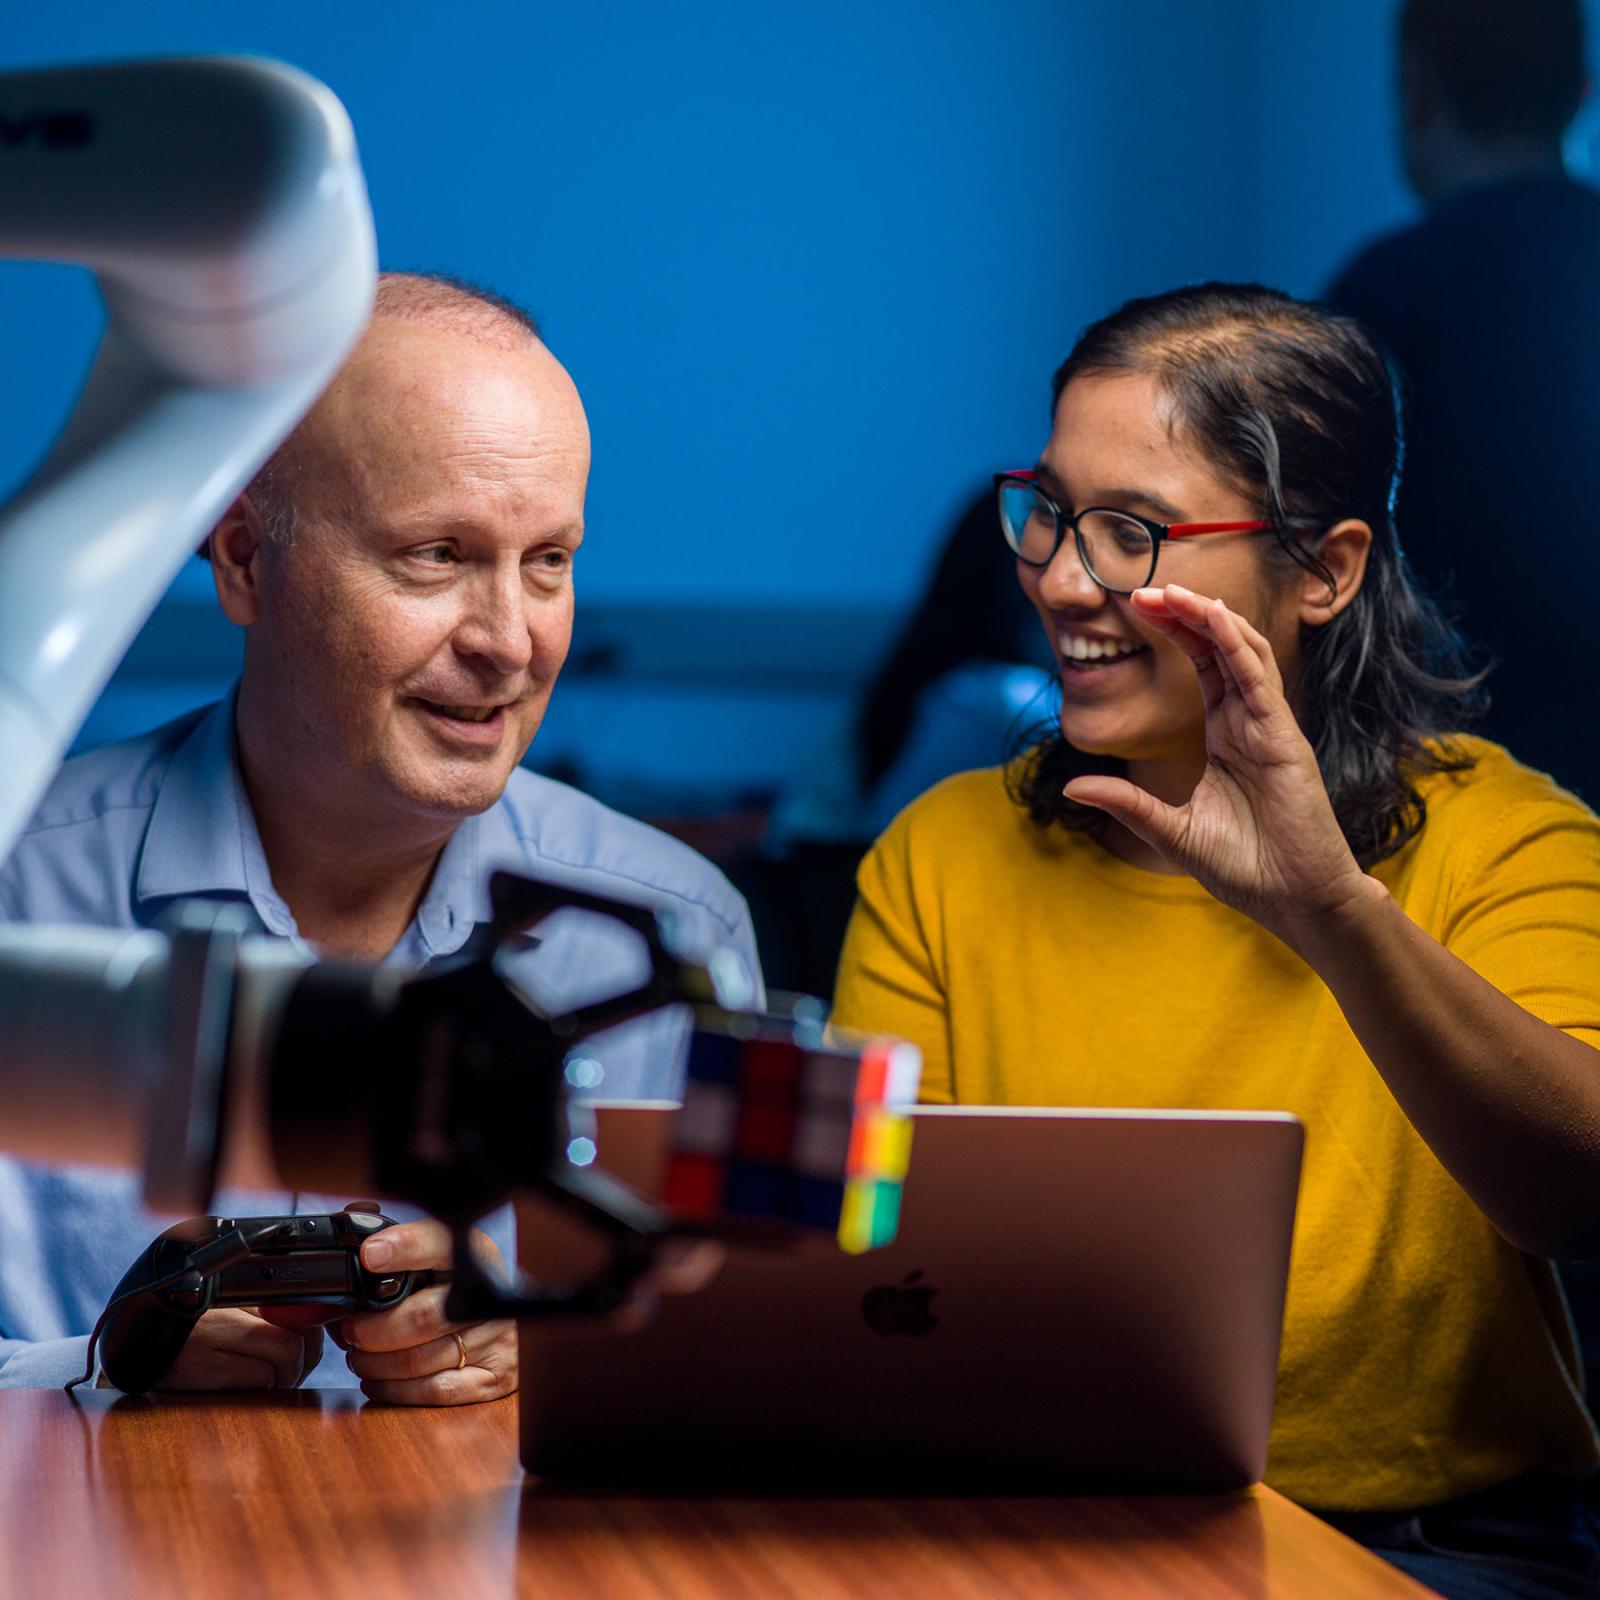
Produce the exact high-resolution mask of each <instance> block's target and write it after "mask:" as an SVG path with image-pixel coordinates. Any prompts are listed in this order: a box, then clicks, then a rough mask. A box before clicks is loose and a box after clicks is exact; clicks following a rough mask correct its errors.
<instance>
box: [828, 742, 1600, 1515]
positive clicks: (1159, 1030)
mask: <svg viewBox="0 0 1600 1600" xmlns="http://www.w3.org/2000/svg"><path fill="white" fill-rule="evenodd" d="M1459 743H1460V745H1461V746H1463V747H1464V748H1465V749H1466V750H1467V751H1468V752H1469V753H1470V754H1471V755H1472V756H1473V757H1474V758H1475V759H1474V764H1473V766H1472V767H1471V769H1470V770H1468V771H1466V772H1463V773H1458V774H1434V775H1429V776H1428V777H1426V778H1424V779H1423V780H1421V782H1420V784H1419V787H1420V789H1421V791H1422V793H1423V796H1424V799H1425V801H1426V803H1427V807H1428V820H1427V823H1426V826H1425V827H1424V828H1423V830H1422V832H1421V834H1420V835H1419V836H1418V837H1417V838H1416V839H1414V840H1413V841H1412V842H1411V843H1410V844H1409V845H1407V846H1406V848H1405V849H1404V850H1402V851H1400V852H1399V853H1398V854H1397V855H1395V856H1393V857H1391V858H1390V859H1389V860H1388V861H1385V862H1383V863H1380V865H1379V866H1378V867H1377V868H1375V869H1374V876H1376V877H1378V878H1380V879H1382V880H1383V882H1384V883H1385V885H1386V886H1387V887H1388V888H1389V890H1390V892H1391V893H1392V894H1393V895H1394V897H1395V899H1396V901H1397V902H1398V903H1399V905H1400V906H1401V907H1402V909H1403V910H1404V911H1405V912H1406V913H1407V915H1408V916H1410V917H1411V918H1412V920H1413V921H1415V922H1417V923H1418V924H1419V925H1420V926H1421V927H1423V928H1424V929H1426V930H1427V932H1429V933H1430V934H1432V935H1433V936H1434V937H1435V938H1437V939H1439V940H1440V941H1441V942H1442V943H1443V944H1445V945H1446V946H1447V947H1448V948H1449V949H1451V950H1452V951H1454V952H1455V953H1456V954H1457V955H1459V956H1460V957H1461V958H1462V960H1464V961H1466V962H1467V963H1468V964H1469V965H1470V966H1472V967H1473V968H1474V969H1475V970H1476V971H1478V972H1479V973H1481V974H1482V975H1483V976H1484V977H1485V978H1486V979H1488V981H1489V982H1491V983H1493V984H1494V985H1495V987H1496V988H1498V989H1500V990H1501V991H1502V992H1503V993H1505V994H1507V995H1509V996H1510V997H1511V998H1512V999H1513V1000H1515V1001H1517V1003H1518V1004H1519V1005H1522V1006H1524V1007H1526V1008H1527V1009H1528V1010H1529V1011H1531V1012H1532V1013H1533V1014H1534V1015H1535V1016H1537V1017H1540V1018H1542V1019H1543V1020H1545V1021H1547V1022H1549V1023H1552V1024H1553V1025H1554V1026H1556V1027H1559V1028H1562V1029H1564V1030H1566V1031H1567V1032H1569V1033H1571V1034H1573V1035H1574V1036H1575V1037H1577V1038H1580V1039H1583V1040H1585V1041H1586V1042H1587V1043H1589V1044H1591V1045H1596V1046H1600V821H1597V820H1596V818H1595V817H1594V815H1593V814H1592V813H1591V812H1589V811H1588V810H1587V809H1586V808H1585V807H1584V806H1582V805H1581V804H1579V803H1578V802H1577V801H1576V800H1574V799H1573V798H1572V797H1571V796H1569V795H1566V794H1565V793H1563V792H1562V791H1561V790H1560V789H1558V788H1557V787H1556V786H1555V785H1554V784H1552V783H1551V782H1550V780H1549V779H1547V778H1545V777H1544V776H1543V775H1542V774H1539V773H1535V772H1532V771H1530V770H1528V769H1527V768H1525V767H1522V766H1519V765H1518V764H1517V763H1516V762H1514V761H1513V760H1512V759H1511V758H1510V757H1509V756H1508V755H1507V754H1506V753H1505V752H1504V751H1503V750H1501V749H1500V748H1499V747H1498V746H1495V745H1492V744H1488V743H1486V742H1484V741H1481V740H1472V739H1462V740H1460V741H1459ZM859 889H860V897H859V900H858V903H857V907H856V912H855V915H854V917H853V918H852V921H851V925H850V932H849V935H848V937H847V939H846V943H845V951H844V957H843V961H842V963H841V966H840V972H839V983H838V988H837V993H836V998H835V1006H834V1018H835V1020H836V1021H837V1022H838V1023H840V1024H841V1025H842V1026H845V1027H850V1028H858V1029H864V1030H870V1031H880V1032H888V1033H894V1034H898V1035H900V1036H902V1037H904V1038H908V1039H911V1040H913V1041H914V1042H915V1043H916V1044H918V1045H919V1046H920V1047H921V1049H922V1052H923V1057H924V1075H923V1090H922V1093H923V1098H924V1099H925V1100H927V1101H930V1102H935V1103H945V1104H948V1103H953V1102H954V1103H965V1104H976V1105H1082V1106H1103V1107H1112V1106H1142V1107H1154V1106H1173V1107H1206V1108H1213V1109H1219V1110H1286V1111H1291V1112H1293V1113H1294V1114H1295V1115H1297V1116H1298V1117H1299V1118H1300V1119H1301V1120H1302V1122H1304V1124H1305V1126H1306V1155H1305V1166H1304V1171H1303V1175H1302V1179H1301V1188H1300V1202H1299V1210H1298V1213H1297V1218H1296V1224H1295V1243H1294V1255H1293V1259H1292V1263H1291V1271H1290V1284H1289V1297H1288V1303H1287V1306H1286V1308H1285V1320H1284V1337H1283V1349H1282V1356H1281V1359H1280V1364H1279V1378H1278V1397H1277V1405H1276V1409H1275V1412H1274V1418H1273V1432H1272V1443H1271V1451H1270V1457H1269V1463H1268V1472H1267V1481H1268V1482H1269V1483H1271V1484H1272V1485H1273V1486H1274V1487H1276V1488H1278V1489H1280V1490H1282V1491H1283V1492H1284V1493H1286V1494H1288V1495H1290V1496H1291V1497H1292V1498H1294V1499H1296V1500H1299V1501H1300V1502H1301V1503H1302V1504H1305V1505H1310V1506H1316V1507H1319V1508H1322V1509H1327V1510H1381V1509H1400V1508H1404V1507H1409V1506H1417V1505H1427V1504H1431V1503H1433V1502H1436V1501H1439V1500H1443V1499H1448V1498H1450V1497H1452V1496H1454V1495H1458V1494H1465V1493H1469V1492H1471V1491H1472V1490H1474V1489H1478V1488H1483V1487H1486V1486H1488V1485H1490V1484H1494V1483H1499V1482H1502V1481H1504V1480H1506V1479H1509V1478H1512V1477H1515V1476H1516V1475H1517V1474H1519V1473H1521V1472H1525V1471H1527V1470H1529V1469H1531V1468H1534V1467H1539V1466H1543V1467H1548V1468H1550V1469H1551V1470H1554V1471H1557V1472H1565V1473H1571V1474H1578V1473H1583V1472H1586V1471H1588V1470H1590V1469H1591V1468H1592V1467H1593V1466H1594V1465H1595V1463H1596V1462H1597V1460H1600V1443H1597V1440H1596V1435H1595V1430H1594V1425H1593V1423H1592V1421H1591V1420H1590V1417H1589V1414H1588V1412H1587V1411H1586V1409H1585V1406H1584V1402H1583V1399H1582V1395H1581V1393H1580V1379H1579V1376H1578V1370H1577V1359H1576V1355H1575V1353H1574V1350H1573V1343H1572V1338H1571V1329H1570V1326H1569V1324H1568V1322H1567V1319H1566V1316H1565V1312H1564V1309H1563V1307H1562V1305H1561V1301H1560V1293H1559V1289H1558V1288H1557V1286H1556V1281H1555V1277H1554V1274H1553V1271H1552V1269H1551V1268H1550V1267H1549V1266H1548V1264H1546V1263H1544V1262H1538V1261H1534V1260H1532V1259H1531V1258H1529V1257H1527V1256H1524V1255H1522V1254H1521V1253H1520V1252H1519V1251H1517V1250H1516V1249H1514V1248H1513V1247H1512V1246H1511V1245H1510V1244H1508V1243H1507V1242H1506V1241H1505V1240H1504V1239H1503V1238H1501V1236H1500V1235H1499V1234H1498V1233H1496V1232H1495V1230H1494V1228H1493V1227H1492V1226H1491V1225H1490V1224H1489V1222H1488V1220H1487V1219H1486V1218H1485V1217H1484V1216H1483V1214H1482V1213H1481V1212H1480V1211H1479V1210H1478V1209H1477V1207H1476V1206H1475V1205H1474V1204H1473V1203H1472V1201H1471V1200H1470V1199H1468V1197H1467V1196H1466V1194H1465V1193H1464V1192H1463V1191H1462V1190H1461V1188H1460V1187H1459V1186H1458V1185H1457V1184H1456V1183H1455V1181H1454V1180H1453V1179H1452V1178H1451V1177H1450V1176H1449V1174H1448V1173H1446V1172H1445V1170H1444V1169H1443V1167H1441V1166H1440V1165H1439V1163H1438V1161H1436V1160H1435V1159H1434V1157H1433V1155H1432V1153H1431V1152H1430V1151H1429V1149H1428V1148H1427V1146H1426V1145H1425V1144H1424V1143H1423V1142H1422V1140H1421V1139H1420V1138H1419V1137H1418V1135H1417V1134H1416V1133H1415V1131H1414V1130H1413V1129H1412V1128H1411V1125H1410V1124H1409V1123H1408V1122H1407V1121H1406V1118H1405V1117H1404V1115H1403V1114H1402V1113H1401V1111H1400V1109H1399V1107H1398V1106H1397V1105H1396V1103H1395V1101H1394V1100H1393V1098H1392V1097H1391V1096H1390V1094H1389V1092H1388V1090H1387V1088H1386V1087H1385V1086H1384V1083H1383V1080H1382V1079H1381V1078H1380V1077H1379V1075H1378V1073H1377V1071H1376V1069H1375V1068H1374V1067H1373V1066H1372V1064H1371V1062H1370V1061H1368V1060H1367V1057H1366V1055H1365V1053H1364V1052H1363V1051H1362V1049H1361V1047H1360V1045H1359V1044H1358V1043H1357V1042H1356V1040H1355V1038H1354V1036H1353V1035H1352V1034H1351V1032H1350V1029H1349V1027H1348V1025H1347V1024H1346V1023H1345V1020H1344V1017H1343V1015H1342V1014H1341V1013H1340V1011H1339V1009H1338V1007H1337V1006H1336V1005H1335V1004H1334V1002H1333V998H1332V996H1331V995H1330V994H1329V993H1328V991H1327V989H1326V988H1325V987H1324V985H1323V984H1322V982H1321V980H1320V979H1319V978H1318V977H1317V976H1316V974H1315V973H1314V972H1312V971H1311V970H1310V968H1308V967H1307V966H1306V965H1305V964H1304V963H1303V962H1301V961H1300V959H1299V958H1298V957H1297V956H1295V955H1293V954H1292V953H1291V952H1290V951H1289V950H1288V949H1287V948H1286V947H1285V946H1283V945H1281V944H1280V943H1278V941H1277V940H1276V939H1274V938H1273V937H1272V936H1271V935H1270V934H1268V933H1267V932H1265V930H1263V929H1262V928H1260V927H1259V926H1258V925H1257V924H1255V923H1253V922H1251V921H1250V920H1249V919H1248V918H1247V917H1245V916H1243V915H1241V914H1240V913H1238V912H1235V911H1231V910H1229V909H1228V908H1227V907H1226V906H1223V905H1222V904H1220V903H1219V902H1218V901H1216V900H1214V899H1213V898H1212V897H1211V896H1210V895H1209V894H1207V893H1206V891H1205V890H1204V889H1203V888H1201V886H1200V885H1199V884H1198V883H1196V882H1195V881H1194V880H1193V879H1191V878H1188V877H1181V876H1168V875H1165V874H1160V873H1153V872H1147V871H1142V870H1140V869H1138V868H1135V867H1132V866H1129V865H1128V864H1127V863H1126V862H1123V861H1120V860H1119V859H1117V858H1116V857H1114V856H1112V855H1111V854H1109V853H1108V852H1107V851H1105V850H1104V849H1103V848H1101V846H1099V845H1098V844H1097V843H1095V841H1094V840H1093V839H1092V838H1091V837H1089V836H1088V835H1085V834H1077V833H1068V832H1066V831H1065V830H1063V829H1060V828H1051V829H1041V828H1038V827H1037V826H1035V825H1034V824H1033V823H1032V822H1030V821H1029V820H1028V818H1027V815H1026V813H1025V812H1024V811H1023V810H1022V809H1021V807H1020V806H1018V805H1016V804H1015V803H1014V802H1013V801H1012V800H1011V799H1010V798H1009V796H1008V795H1007V793H1006V788H1005V774H1004V772H1003V771H1001V770H998V769H996V770H991V771H987V772H974V773H965V774H962V775H960V776H959V777H956V778H952V779H949V780H948V781H946V782H945V783H943V784H941V785H940V786H939V787H938V788H936V789H933V790H931V791H930V792H929V793H928V794H926V795H924V796H923V797H922V798H921V799H920V800H918V801H917V802H915V803H914V804H913V805H912V806H910V807H909V808H908V809H907V810H906V811H905V812H903V813H902V814H901V815H900V817H899V818H897V819H896V821H895V822H894V823H893V824H892V825H891V826H890V828H889V829H888V831H887V832H886V833H885V834H884V835H883V837H882V838H881V839H880V840H879V841H878V843H877V845H876V846H875V847H874V848H873V850H872V852H871V854H870V855H869V856H868V857H867V859H866V861H865V862H864V863H863V865H862V868H861V873H860V878H859ZM1595 1069H1596V1072H1597V1073H1600V1050H1597V1052H1596V1056H1595Z"/></svg>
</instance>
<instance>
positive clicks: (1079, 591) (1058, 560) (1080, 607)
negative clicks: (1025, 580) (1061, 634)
mask: <svg viewBox="0 0 1600 1600" xmlns="http://www.w3.org/2000/svg"><path fill="white" fill-rule="evenodd" d="M1039 598H1040V599H1041V600H1042V601H1043V602H1044V603H1045V604H1046V605H1047V606H1049V607H1050V608H1051V610H1052V611H1067V610H1075V611H1085V610H1094V609H1096V608H1098V607H1100V606H1102V605H1104V604H1105V599H1106V592H1105V590H1104V589H1102V588H1101V587H1100V585H1099V584H1098V583H1096V582H1095V581H1094V579H1093V578H1091V577H1090V576H1089V572H1088V569H1087V568H1086V567H1085V566H1084V564H1083V561H1082V558H1081V557H1080V556H1079V555H1078V542H1077V540H1076V539H1074V538H1073V537H1072V535H1071V533H1068V534H1067V536H1066V538H1065V539H1063V540H1062V541H1061V544H1060V545H1059V547H1058V548H1057V550H1056V553H1055V554H1054V555H1053V556H1052V557H1051V558H1050V565H1049V566H1047V567H1046V568H1045V569H1044V571H1043V572H1042V573H1041V574H1040V575H1039Z"/></svg>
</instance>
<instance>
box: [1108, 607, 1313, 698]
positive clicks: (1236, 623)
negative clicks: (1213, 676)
mask: <svg viewBox="0 0 1600 1600" xmlns="http://www.w3.org/2000/svg"><path fill="white" fill-rule="evenodd" d="M1133 599H1134V605H1135V608H1136V609H1137V610H1138V611H1139V614H1140V616H1141V617H1143V618H1145V619H1146V620H1147V621H1149V622H1150V623H1152V624H1153V625H1154V626H1156V627H1157V628H1159V629H1160V631H1161V632H1162V633H1163V634H1164V635H1165V636H1166V637H1167V638H1169V639H1171V640H1172V641H1173V642H1174V643H1175V644H1177V645H1178V646H1179V648H1181V649H1182V650H1183V651H1184V653H1185V654H1186V655H1188V656H1189V658H1190V659H1191V660H1192V661H1193V662H1194V663H1195V670H1196V671H1197V672H1199V673H1200V674H1201V679H1202V685H1203V684H1204V680H1205V674H1206V672H1207V670H1208V668H1209V667H1212V666H1214V667H1215V670H1216V671H1217V672H1218V673H1219V674H1220V675H1221V676H1222V677H1223V678H1225V679H1226V681H1227V682H1228V683H1231V684H1232V685H1233V686H1234V687H1235V688H1237V689H1238V691H1239V694H1240V697H1241V698H1242V699H1243V700H1244V701H1245V704H1246V705H1247V706H1248V708H1249V709H1250V711H1251V712H1252V713H1253V714H1255V715H1257V716H1264V715H1266V714H1267V713H1268V712H1269V711H1272V710H1275V709H1276V706H1277V701H1278V698H1279V697H1280V696H1281V695H1282V692H1283V680H1282V677H1281V675H1280V674H1279V672H1278V663H1277V660H1276V658H1275V657H1274V655H1273V653H1272V646H1271V645H1270V644H1269V643H1268V642H1267V640H1266V638H1265V636H1264V635H1263V634H1262V633H1261V632H1260V631H1259V630H1258V629H1257V628H1255V627H1254V626H1253V625H1252V624H1251V623H1249V622H1247V621H1246V620H1245V618H1243V617H1241V616H1240V615H1239V614H1238V612H1236V611H1230V610H1229V609H1228V607H1227V605H1226V604H1225V603H1224V602H1223V601H1221V600H1214V599H1211V598H1210V597H1209V596H1207V595H1203V594H1196V593H1195V592H1194V591H1193V590H1192V589H1185V588H1184V587H1183V586H1182V585H1181V584H1176V583H1169V584H1167V585H1166V586H1165V588H1162V589H1139V590H1136V591H1135V592H1134V596H1133ZM1207 705H1208V708H1209V705H1210V701H1209V698H1208V700H1207Z"/></svg>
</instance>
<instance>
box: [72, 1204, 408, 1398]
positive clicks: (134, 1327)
mask: <svg viewBox="0 0 1600 1600" xmlns="http://www.w3.org/2000/svg"><path fill="white" fill-rule="evenodd" d="M392 1226H393V1224H392V1222H391V1221H390V1219H389V1218H388V1217H385V1216H382V1215H380V1214H379V1212H378V1208H377V1206H375V1205H373V1204H371V1202H361V1203H357V1204H354V1205H351V1206H350V1207H348V1208H347V1209H346V1210H344V1211H338V1212H335V1213H334V1214H333V1215H332V1216H305V1217H238V1218H230V1217H193V1218H191V1219H190V1220H189V1221H187V1222H180V1223H178V1224H176V1225H175V1226H174V1227H171V1228H168V1229H167V1231H166V1232H165V1233H163V1234H162V1235H161V1237H160V1238H159V1239H157V1240H155V1242H154V1243H153V1244H151V1246H150V1248H149V1249H148V1250H146V1251H145V1253H144V1254H143V1255H142V1256H140V1257H139V1259H138V1260H137V1261H135V1262H134V1264H133V1265H132V1266H131V1267H129V1268H128V1270H127V1272H126V1273H124V1274H123V1278H122V1282H121V1283H119V1284H118V1285H117V1288H116V1292H115V1293H114V1294H113V1295H112V1296H111V1299H110V1301H109V1302H108V1304H107V1306H106V1310H105V1315H104V1316H102V1317H101V1319H100V1325H99V1327H98V1328H97V1329H96V1334H97V1335H98V1337H99V1340H100V1368H101V1371H103V1372H104V1373H105V1375H106V1377H107V1378H108V1379H109V1380H110V1381H111V1382H112V1383H114V1384H115V1385H116V1386H117V1388H119V1389H121V1390H123V1391H124V1392H125V1393H127V1394H143V1393H144V1392H145V1391H146V1390H147V1389H153V1388H155V1386H156V1385H157V1384H158V1383H160V1382H161V1380H162V1379H163V1378H164V1377H166V1375H167V1373H168V1372H170V1371H171V1370H172V1364H173V1362H175V1361H176V1360H177V1359H178V1356H179V1354H180V1353H181V1351H182V1350H183V1347H184V1344H185V1342H186V1341H187V1340H188V1337H189V1334H190V1332H191V1331H192V1330H193V1328H194V1325H195V1324H196V1323H197V1322H198V1321H199V1320H200V1318H201V1317H202V1316H203V1315H204V1314H205V1313H206V1312H207V1311H211V1310H213V1309H215V1308H216V1307H219V1306H259V1305H280V1306H282V1305H295V1306H329V1307H333V1308H335V1309H338V1310H343V1311H350V1312H357V1311H387V1310H389V1309H390V1308H391V1307H393V1306H397V1305H399V1304H400V1302H401V1301H402V1300H404V1299H405V1298H406V1297H407V1296H408V1295H409V1294H411V1293H412V1292H413V1291H414V1290H416V1289H420V1288H423V1287H425V1286H426V1285H427V1284H430V1283H433V1282H434V1281H436V1277H437V1275H436V1274H434V1273H432V1272H399V1273H393V1274H391V1275H389V1276H386V1277H384V1276H379V1274H377V1273H375V1272H369V1271H368V1270H367V1269H366V1268H365V1267H363V1266H362V1265H361V1261H360V1257H359V1254H358V1252H359V1251H360V1249H361V1242H362V1240H363V1239H365V1238H367V1237H368V1235H369V1234H374V1233H376V1232H378V1230H379V1229H380V1228H388V1227H392ZM89 1352H90V1367H91V1369H92V1367H93V1361H94V1341H93V1339H91V1341H90V1345H89ZM86 1376H87V1374H86Z"/></svg>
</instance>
